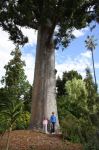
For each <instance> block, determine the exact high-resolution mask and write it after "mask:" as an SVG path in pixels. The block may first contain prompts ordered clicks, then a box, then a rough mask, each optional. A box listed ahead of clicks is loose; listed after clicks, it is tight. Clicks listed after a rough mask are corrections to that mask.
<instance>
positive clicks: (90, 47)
mask: <svg viewBox="0 0 99 150" xmlns="http://www.w3.org/2000/svg"><path fill="white" fill-rule="evenodd" d="M85 44H86V45H85V46H86V47H87V49H88V50H89V51H91V54H92V64H93V72H94V80H95V84H96V85H97V81H96V73H95V65H94V55H93V51H94V50H95V47H96V45H97V44H96V40H95V39H94V36H88V37H87V39H86V40H85Z"/></svg>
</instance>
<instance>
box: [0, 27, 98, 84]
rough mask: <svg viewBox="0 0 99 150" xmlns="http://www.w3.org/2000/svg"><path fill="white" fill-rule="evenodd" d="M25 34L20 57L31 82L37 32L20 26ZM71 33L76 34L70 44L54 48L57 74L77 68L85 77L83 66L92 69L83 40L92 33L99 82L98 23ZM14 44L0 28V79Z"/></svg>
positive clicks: (88, 53) (60, 74) (89, 54)
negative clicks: (65, 46)
mask: <svg viewBox="0 0 99 150" xmlns="http://www.w3.org/2000/svg"><path fill="white" fill-rule="evenodd" d="M22 31H23V33H24V34H25V35H27V36H28V37H29V43H28V44H26V45H25V46H24V47H23V48H21V51H22V59H23V60H25V62H26V67H25V73H26V75H27V79H28V80H29V82H30V83H31V84H32V83H33V74H34V65H35V49H36V39H37V32H35V31H34V30H32V29H25V28H22ZM73 34H74V35H75V36H76V39H74V40H73V41H72V42H71V43H70V45H69V46H68V47H67V48H66V49H64V51H62V50H61V48H60V49H59V50H56V52H55V54H56V69H57V71H58V73H57V76H58V75H59V76H62V73H63V72H64V71H69V70H72V69H73V70H77V71H78V72H79V73H80V74H81V75H82V76H83V77H85V68H86V67H87V66H89V67H90V68H91V70H92V60H91V53H90V52H89V51H87V49H86V48H85V43H84V41H85V40H86V38H87V36H88V35H94V36H95V39H97V44H98V45H97V47H96V49H95V51H94V59H95V69H96V77H97V82H98V84H99V59H98V56H99V36H98V35H99V25H97V26H96V28H95V29H93V31H92V32H90V30H89V28H88V27H86V28H84V29H81V30H74V32H73ZM14 47H15V46H14V44H13V43H12V42H11V41H9V39H8V33H6V32H4V31H2V29H1V28H0V79H1V77H2V76H3V75H4V74H5V70H4V69H3V67H4V65H5V64H7V63H8V61H9V60H10V59H11V56H10V52H11V51H12V50H13V49H14Z"/></svg>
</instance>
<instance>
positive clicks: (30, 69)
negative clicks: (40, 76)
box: [22, 53, 35, 84]
mask: <svg viewBox="0 0 99 150" xmlns="http://www.w3.org/2000/svg"><path fill="white" fill-rule="evenodd" d="M22 59H23V60H25V63H26V67H25V74H26V76H27V79H28V81H29V82H30V83H31V84H33V78H34V76H33V75H34V65H35V57H34V56H33V55H32V54H29V53H28V54H23V57H22Z"/></svg>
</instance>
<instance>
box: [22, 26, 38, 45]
mask: <svg viewBox="0 0 99 150" xmlns="http://www.w3.org/2000/svg"><path fill="white" fill-rule="evenodd" d="M21 30H22V32H23V34H24V35H25V36H27V37H28V38H29V42H28V43H27V44H26V45H25V46H27V45H34V44H36V42H37V31H35V30H34V29H28V28H21Z"/></svg>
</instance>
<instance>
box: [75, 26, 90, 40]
mask: <svg viewBox="0 0 99 150" xmlns="http://www.w3.org/2000/svg"><path fill="white" fill-rule="evenodd" d="M86 31H88V27H86V28H83V29H80V30H77V29H74V31H73V32H72V33H73V35H74V36H75V37H76V38H78V37H80V36H84V35H85V33H86Z"/></svg>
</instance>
